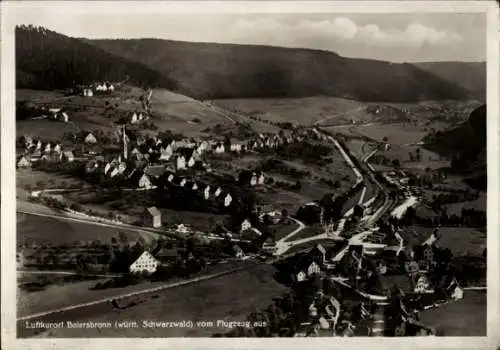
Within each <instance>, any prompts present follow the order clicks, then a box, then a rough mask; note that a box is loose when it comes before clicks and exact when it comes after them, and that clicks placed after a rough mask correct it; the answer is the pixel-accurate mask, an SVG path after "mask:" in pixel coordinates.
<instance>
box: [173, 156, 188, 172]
mask: <svg viewBox="0 0 500 350" xmlns="http://www.w3.org/2000/svg"><path fill="white" fill-rule="evenodd" d="M175 168H176V170H182V169H186V158H184V156H177V158H176V160H175Z"/></svg>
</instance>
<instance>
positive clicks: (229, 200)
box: [224, 193, 233, 207]
mask: <svg viewBox="0 0 500 350" xmlns="http://www.w3.org/2000/svg"><path fill="white" fill-rule="evenodd" d="M232 201H233V197H231V195H230V194H229V193H228V194H227V195H226V196H225V197H224V206H225V207H229V206H230V205H231V203H232Z"/></svg>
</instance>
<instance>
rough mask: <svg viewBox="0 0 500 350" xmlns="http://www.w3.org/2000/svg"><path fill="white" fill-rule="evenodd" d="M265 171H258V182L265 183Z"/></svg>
mask: <svg viewBox="0 0 500 350" xmlns="http://www.w3.org/2000/svg"><path fill="white" fill-rule="evenodd" d="M264 180H265V179H264V173H263V172H261V171H260V172H258V173H257V184H259V185H263V184H264Z"/></svg>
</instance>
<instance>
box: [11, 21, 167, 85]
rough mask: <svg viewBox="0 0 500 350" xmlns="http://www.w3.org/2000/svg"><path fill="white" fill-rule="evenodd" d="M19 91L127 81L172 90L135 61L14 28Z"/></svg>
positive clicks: (56, 36) (45, 33)
mask: <svg viewBox="0 0 500 350" xmlns="http://www.w3.org/2000/svg"><path fill="white" fill-rule="evenodd" d="M15 33H16V82H17V87H19V88H35V89H58V88H68V87H73V86H74V85H75V84H86V83H92V82H95V81H105V80H108V81H123V80H127V79H128V81H129V82H130V83H132V84H135V85H139V86H161V87H165V88H170V89H175V84H174V83H173V82H172V80H170V79H168V78H166V77H165V76H163V75H162V74H159V73H158V72H155V71H154V70H152V69H150V68H148V67H145V66H143V65H141V64H140V63H137V62H132V61H129V60H127V59H125V58H123V57H119V56H116V55H113V54H111V53H109V52H106V51H104V50H102V49H100V48H98V47H95V46H92V45H89V44H88V43H85V42H83V41H81V40H78V39H74V38H70V37H67V36H65V35H61V34H58V33H56V32H53V31H50V30H47V29H45V28H40V27H32V26H19V27H16V31H15Z"/></svg>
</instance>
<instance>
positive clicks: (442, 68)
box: [415, 62, 486, 101]
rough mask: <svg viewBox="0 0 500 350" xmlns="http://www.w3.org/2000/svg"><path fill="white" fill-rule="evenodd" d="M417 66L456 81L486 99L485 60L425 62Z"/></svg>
mask: <svg viewBox="0 0 500 350" xmlns="http://www.w3.org/2000/svg"><path fill="white" fill-rule="evenodd" d="M415 66H417V67H418V68H421V69H423V70H425V71H428V72H430V73H432V74H434V75H436V76H438V77H440V78H442V79H445V80H447V81H450V82H452V83H455V84H457V85H459V86H461V87H463V88H465V89H467V90H469V91H471V92H473V93H474V94H475V95H476V96H477V98H478V99H479V100H481V101H486V63H485V62H425V63H416V64H415Z"/></svg>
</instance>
